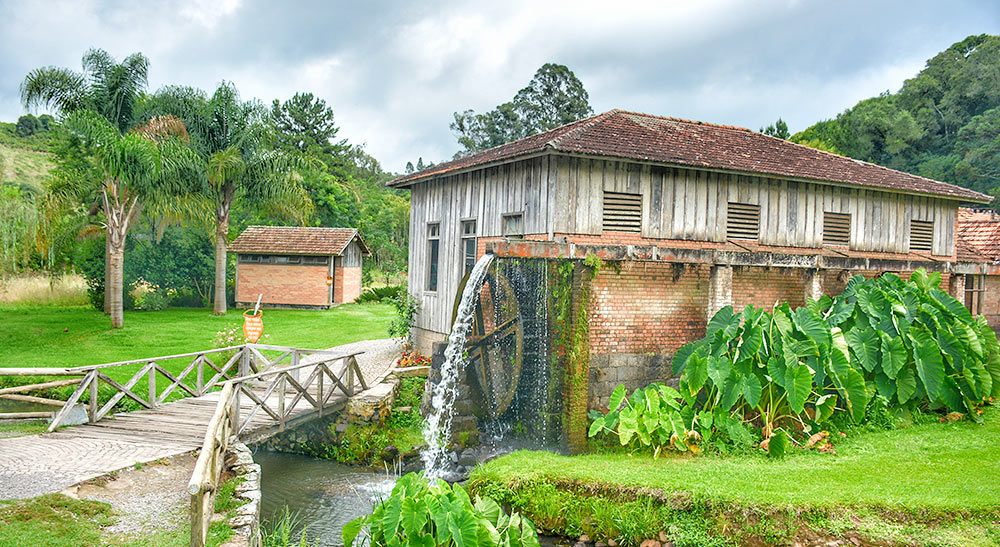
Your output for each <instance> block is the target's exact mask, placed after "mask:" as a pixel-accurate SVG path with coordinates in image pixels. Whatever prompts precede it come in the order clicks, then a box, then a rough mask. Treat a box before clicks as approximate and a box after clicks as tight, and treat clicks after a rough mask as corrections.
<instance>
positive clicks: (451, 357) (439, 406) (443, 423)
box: [420, 254, 493, 478]
mask: <svg viewBox="0 0 1000 547" xmlns="http://www.w3.org/2000/svg"><path fill="white" fill-rule="evenodd" d="M491 262H493V255H490V254H487V255H483V257H482V258H480V259H479V261H478V262H476V265H475V267H474V268H473V269H472V273H471V274H469V280H468V281H467V282H466V284H465V290H464V291H462V300H461V301H460V302H459V304H458V313H456V315H455V324H454V326H453V327H452V329H451V335H449V336H448V347H447V348H446V349H445V350H444V362H443V363H442V364H441V375H440V378H439V379H438V381H437V383H436V384H434V386H433V387H432V388H431V408H430V412H429V413H428V414H427V421H426V424H425V425H424V441H425V442H426V443H427V447H426V448H425V449H424V450H423V452H422V453H421V455H420V457H421V459H422V460H423V462H424V469H425V473H426V476H427V477H428V478H437V477H440V476H441V475H442V474H443V473H444V472H445V471H446V469H447V467H448V465H449V463H450V456H451V454H450V452H449V450H448V443H449V442H450V441H451V418H452V416H453V415H454V409H455V398H456V397H457V395H458V385H457V384H458V378H459V376H460V375H461V373H462V369H463V368H464V365H465V355H464V353H465V339H466V337H467V336H468V335H469V330H470V329H471V328H472V321H473V311H474V310H475V306H476V300H477V299H478V298H479V287H480V285H482V282H483V279H484V278H485V277H486V271H487V269H488V268H489V266H490V263H491Z"/></svg>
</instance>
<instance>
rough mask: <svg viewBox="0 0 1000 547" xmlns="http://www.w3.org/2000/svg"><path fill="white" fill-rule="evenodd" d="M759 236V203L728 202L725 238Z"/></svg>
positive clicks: (753, 237)
mask: <svg viewBox="0 0 1000 547" xmlns="http://www.w3.org/2000/svg"><path fill="white" fill-rule="evenodd" d="M759 237H760V205H752V204H750V203H734V202H732V201H730V202H729V207H728V209H727V210H726V238H727V239H757V238H759Z"/></svg>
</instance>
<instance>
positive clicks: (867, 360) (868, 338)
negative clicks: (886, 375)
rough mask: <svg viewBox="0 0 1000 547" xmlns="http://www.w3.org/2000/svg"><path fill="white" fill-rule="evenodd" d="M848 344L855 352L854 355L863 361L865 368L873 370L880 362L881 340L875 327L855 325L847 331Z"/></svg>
mask: <svg viewBox="0 0 1000 547" xmlns="http://www.w3.org/2000/svg"><path fill="white" fill-rule="evenodd" d="M846 338H847V345H848V346H849V347H850V348H851V350H852V351H853V352H854V357H855V358H856V359H857V360H858V361H860V362H861V366H862V367H864V369H865V370H867V371H868V372H871V371H873V370H875V367H876V366H877V365H878V364H879V346H880V345H881V341H880V340H879V337H878V334H876V333H875V330H874V329H870V328H862V327H854V328H853V329H851V330H850V331H848V332H847V335H846Z"/></svg>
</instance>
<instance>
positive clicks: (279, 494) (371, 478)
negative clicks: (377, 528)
mask: <svg viewBox="0 0 1000 547" xmlns="http://www.w3.org/2000/svg"><path fill="white" fill-rule="evenodd" d="M253 459H254V461H255V462H257V463H258V464H260V469H261V474H260V480H261V484H260V487H261V505H260V516H261V520H262V521H264V522H267V521H271V520H274V519H277V518H278V516H279V515H280V514H281V512H282V510H283V508H284V507H286V506H287V507H288V509H289V511H290V512H291V514H292V515H294V516H295V517H296V518H297V521H298V523H299V525H300V526H304V527H305V530H306V537H308V538H309V540H310V543H309V545H320V546H323V547H330V546H335V545H343V544H344V542H343V541H342V540H341V539H340V530H341V528H343V527H344V525H345V524H347V523H348V522H350V521H352V520H354V519H356V518H358V517H360V516H361V515H366V514H368V513H370V512H371V509H372V502H373V501H374V500H378V499H381V498H382V497H387V496H388V495H389V493H390V492H391V491H392V485H393V484H394V483H395V479H394V478H393V477H391V476H389V475H386V474H385V473H373V472H372V471H368V470H363V469H361V468H358V467H351V466H347V465H341V464H338V463H335V462H332V461H330V460H321V459H318V458H311V457H309V456H300V455H298V454H285V453H282V452H269V451H265V450H260V451H257V452H256V453H254V456H253Z"/></svg>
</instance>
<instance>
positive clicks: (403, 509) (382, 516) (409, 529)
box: [342, 473, 538, 547]
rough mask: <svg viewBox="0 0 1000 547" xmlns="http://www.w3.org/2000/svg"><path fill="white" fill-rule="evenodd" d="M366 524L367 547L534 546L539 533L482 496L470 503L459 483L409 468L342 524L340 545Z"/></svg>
mask: <svg viewBox="0 0 1000 547" xmlns="http://www.w3.org/2000/svg"><path fill="white" fill-rule="evenodd" d="M365 528H367V532H368V533H367V537H368V541H369V543H370V545H371V546H372V547H382V546H387V545H427V546H441V547H451V546H455V547H464V546H468V545H478V546H480V547H493V546H500V545H503V546H505V547H538V534H537V533H536V532H535V526H534V525H533V524H532V523H531V521H530V520H528V518H527V517H522V516H521V515H519V514H518V513H515V512H512V513H511V514H510V516H508V515H507V514H506V513H505V512H504V511H503V509H501V508H500V506H499V505H497V503H496V502H495V501H493V500H492V499H490V498H487V497H479V496H476V499H475V502H473V501H472V499H470V498H469V494H468V493H466V491H465V489H463V488H462V486H461V485H459V484H455V485H449V484H448V483H446V482H444V481H442V480H438V481H437V482H435V483H433V484H432V483H430V482H429V481H428V480H427V479H425V478H424V477H423V476H421V475H417V474H414V473H410V474H407V475H404V476H402V477H400V479H399V480H398V481H396V485H395V486H394V487H393V489H392V493H391V494H390V495H389V497H388V498H387V499H385V500H383V501H382V502H381V503H379V504H378V505H376V506H375V508H374V509H373V510H372V513H371V514H370V515H366V516H362V517H358V518H357V519H355V520H352V521H351V522H349V523H347V524H346V525H345V526H344V529H343V532H342V533H343V538H344V545H345V546H347V547H353V546H354V545H355V540H356V539H357V538H358V535H359V534H360V533H361V530H362V529H365ZM359 543H360V542H359Z"/></svg>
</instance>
